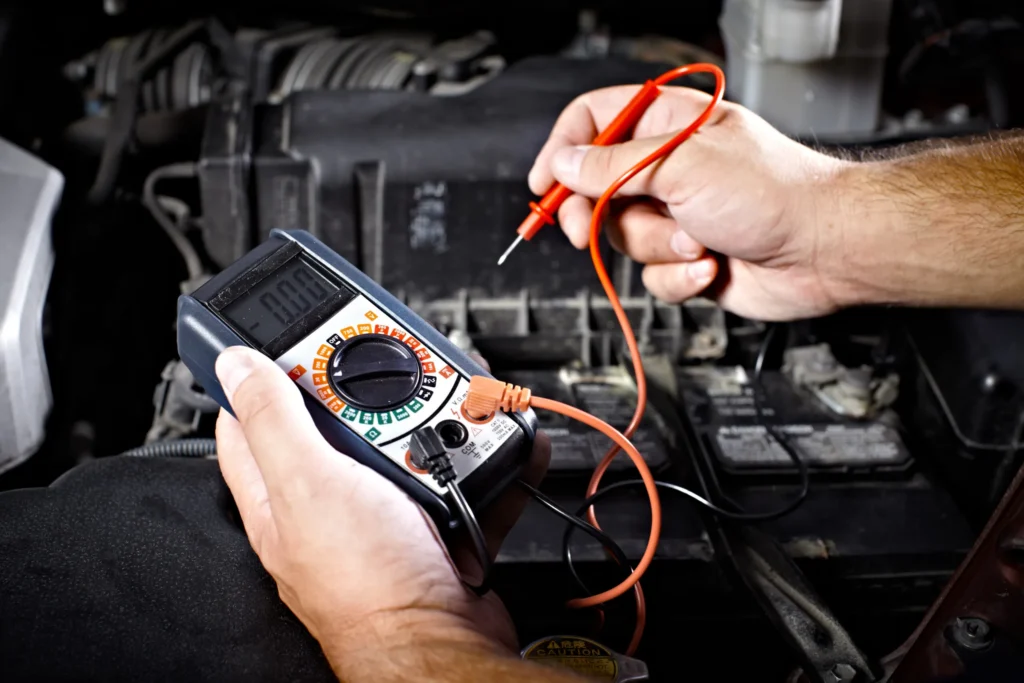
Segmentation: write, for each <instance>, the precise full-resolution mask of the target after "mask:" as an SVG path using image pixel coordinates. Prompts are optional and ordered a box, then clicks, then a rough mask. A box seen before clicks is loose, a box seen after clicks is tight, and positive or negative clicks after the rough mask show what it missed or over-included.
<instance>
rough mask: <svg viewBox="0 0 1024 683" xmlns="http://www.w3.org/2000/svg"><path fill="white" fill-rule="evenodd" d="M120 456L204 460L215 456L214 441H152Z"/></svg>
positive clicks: (215, 446) (215, 441)
mask: <svg viewBox="0 0 1024 683" xmlns="http://www.w3.org/2000/svg"><path fill="white" fill-rule="evenodd" d="M121 455H127V456H131V457H135V458H205V457H208V456H213V455H217V440H216V439H172V440H170V441H154V442H153V443H148V444H146V445H144V446H139V447H138V448H133V449H131V450H128V451H125V452H124V453H122V454H121Z"/></svg>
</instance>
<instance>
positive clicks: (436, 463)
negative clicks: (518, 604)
mask: <svg viewBox="0 0 1024 683" xmlns="http://www.w3.org/2000/svg"><path fill="white" fill-rule="evenodd" d="M409 451H410V453H411V456H412V461H413V463H415V464H416V466H417V467H419V468H421V469H426V470H428V471H429V472H430V476H432V477H433V478H434V481H436V482H437V484H438V486H441V487H444V489H445V490H446V493H447V496H446V498H447V499H448V500H449V502H450V503H451V504H452V506H453V507H454V508H455V512H456V513H457V515H458V517H459V519H460V520H461V521H462V524H463V526H465V527H466V531H467V532H468V533H469V538H470V541H472V544H473V553H474V554H475V555H476V559H477V562H479V563H480V571H481V577H480V583H477V584H472V583H470V582H469V581H466V578H465V577H460V578H461V579H462V583H463V584H465V586H466V587H467V588H469V589H470V590H471V591H473V592H474V593H476V594H477V595H483V594H485V593H486V592H487V591H489V590H490V582H491V569H493V567H494V561H493V560H492V559H491V553H490V551H489V550H488V549H487V540H486V539H485V538H484V532H483V530H482V529H481V528H480V523H479V522H478V521H477V519H476V515H475V514H473V508H471V507H470V505H469V501H467V500H466V496H465V494H463V492H462V489H461V488H460V487H459V482H458V474H457V473H456V472H455V468H454V467H453V466H452V456H451V454H450V453H448V451H447V450H446V449H445V447H444V443H442V441H441V437H439V436H438V435H437V432H436V431H435V430H434V428H433V427H421V428H420V429H417V430H416V431H415V432H413V433H412V439H411V440H410V441H409Z"/></svg>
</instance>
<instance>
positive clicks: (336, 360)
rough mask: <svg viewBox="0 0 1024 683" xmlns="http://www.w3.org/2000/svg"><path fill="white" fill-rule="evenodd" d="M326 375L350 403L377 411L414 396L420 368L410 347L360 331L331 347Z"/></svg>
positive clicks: (386, 337)
mask: <svg viewBox="0 0 1024 683" xmlns="http://www.w3.org/2000/svg"><path fill="white" fill-rule="evenodd" d="M327 378H328V381H329V382H330V385H331V389H332V390H333V391H334V393H335V394H337V395H338V397H340V398H341V399H342V400H343V401H345V402H346V403H347V404H349V405H350V406H352V407H354V408H359V409H361V410H368V411H376V412H380V411H384V410H389V409H391V408H395V407H397V406H400V405H403V404H404V403H405V402H407V401H408V400H409V399H411V398H412V397H413V396H415V395H416V392H417V391H418V390H419V388H420V383H421V382H422V381H423V370H422V368H421V366H420V361H419V358H417V357H416V354H415V353H413V350H412V349H410V348H409V347H408V346H406V345H405V344H403V343H402V342H400V341H398V340H397V339H395V338H394V337H388V336H385V335H383V334H361V335H359V336H356V337H352V338H351V339H348V340H347V341H345V342H344V343H342V345H341V346H339V347H338V348H336V349H335V350H334V353H332V354H331V359H330V361H329V367H328V371H327Z"/></svg>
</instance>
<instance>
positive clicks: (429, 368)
mask: <svg viewBox="0 0 1024 683" xmlns="http://www.w3.org/2000/svg"><path fill="white" fill-rule="evenodd" d="M423 372H425V373H427V374H428V375H429V374H432V373H434V372H436V368H434V361H432V360H428V361H427V362H426V363H424V364H423Z"/></svg>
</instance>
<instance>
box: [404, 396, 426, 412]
mask: <svg viewBox="0 0 1024 683" xmlns="http://www.w3.org/2000/svg"><path fill="white" fill-rule="evenodd" d="M406 405H407V406H408V407H409V410H411V411H412V412H414V413H418V412H420V408H422V407H423V404H422V403H420V402H419V401H417V400H416V399H413V400H411V401H409V402H408V403H407V404H406Z"/></svg>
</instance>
